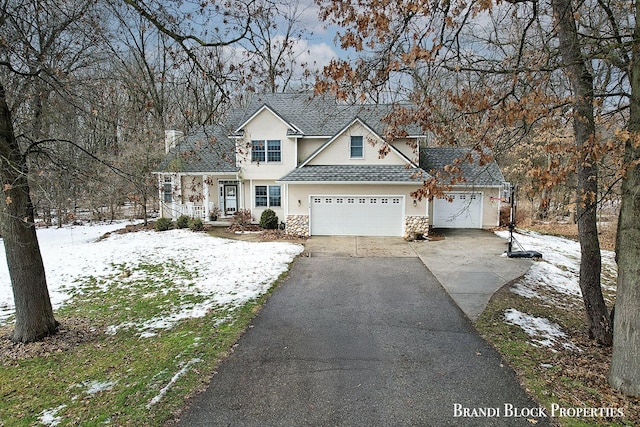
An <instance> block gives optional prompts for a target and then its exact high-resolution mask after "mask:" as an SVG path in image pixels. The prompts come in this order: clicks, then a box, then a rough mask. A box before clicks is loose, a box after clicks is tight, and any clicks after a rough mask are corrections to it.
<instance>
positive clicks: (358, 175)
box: [279, 165, 425, 184]
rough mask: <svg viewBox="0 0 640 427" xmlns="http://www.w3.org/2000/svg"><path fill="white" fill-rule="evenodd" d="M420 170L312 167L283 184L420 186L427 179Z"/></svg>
mask: <svg viewBox="0 0 640 427" xmlns="http://www.w3.org/2000/svg"><path fill="white" fill-rule="evenodd" d="M420 172H421V170H420V169H418V168H410V169H407V168H406V167H404V166H402V165H312V166H304V167H302V168H297V169H294V170H293V171H291V172H290V173H288V174H287V175H285V176H283V177H282V178H280V179H279V181H282V182H396V183H412V184H420V183H421V182H422V181H423V180H424V179H425V177H421V176H420Z"/></svg>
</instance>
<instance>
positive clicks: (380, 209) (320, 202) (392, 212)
mask: <svg viewBox="0 0 640 427" xmlns="http://www.w3.org/2000/svg"><path fill="white" fill-rule="evenodd" d="M403 201H404V198H403V197H402V196H376V197H372V196H312V197H311V218H310V222H311V235H315V236H402V217H403V213H402V206H403Z"/></svg>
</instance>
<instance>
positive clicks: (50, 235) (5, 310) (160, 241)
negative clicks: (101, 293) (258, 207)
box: [0, 223, 303, 335]
mask: <svg viewBox="0 0 640 427" xmlns="http://www.w3.org/2000/svg"><path fill="white" fill-rule="evenodd" d="M124 225H125V223H117V224H103V225H93V226H73V227H64V228H49V229H40V230H38V239H39V242H40V249H41V252H42V258H43V261H44V265H45V270H46V273H47V284H48V287H49V293H50V295H51V302H52V304H53V306H54V310H55V309H57V308H59V307H61V306H62V305H63V304H65V303H66V302H67V301H69V300H70V299H71V298H72V296H73V295H74V294H75V293H78V292H82V286H83V284H84V283H86V279H87V278H89V277H94V278H105V281H107V282H108V279H106V278H109V277H113V276H114V275H115V274H116V273H118V272H119V271H121V270H122V268H123V266H125V268H126V266H131V267H132V268H131V270H132V271H133V272H134V273H133V274H134V275H135V274H136V272H137V270H136V269H135V268H134V267H136V266H139V265H141V264H162V263H163V262H166V263H176V264H179V265H180V266H181V267H182V268H184V269H186V270H187V271H190V272H192V273H193V275H194V277H193V278H192V280H191V282H192V283H191V285H192V286H194V287H195V289H196V290H197V291H198V293H199V294H201V295H204V296H206V297H207V298H206V301H205V302H204V303H201V304H197V305H195V306H194V305H193V304H192V305H191V306H185V307H178V308H176V309H175V311H174V313H172V314H170V315H168V316H166V317H165V316H163V318H162V319H151V320H148V321H147V323H149V325H148V327H141V330H147V329H149V328H159V327H171V326H172V325H173V324H175V322H177V321H178V320H180V319H185V318H189V317H200V316H203V315H204V314H205V313H206V312H207V311H208V310H209V309H210V308H211V307H213V306H217V305H225V304H227V305H231V306H234V305H239V304H243V303H244V302H246V301H249V300H251V299H252V298H255V297H257V296H259V295H260V294H262V293H264V292H265V291H266V290H267V289H268V288H269V287H270V286H271V284H272V283H273V281H274V280H275V279H276V278H277V277H278V276H279V275H280V274H281V273H282V272H284V271H286V269H287V268H288V264H289V263H290V262H291V261H292V260H293V258H294V257H295V256H296V255H297V254H299V253H300V252H302V250H303V247H302V246H301V245H296V244H291V243H282V242H259V243H254V242H243V241H235V240H227V239H219V238H214V237H211V236H208V235H206V234H204V233H194V232H192V231H190V230H171V231H165V232H161V233H159V232H155V231H140V232H135V233H126V234H112V235H111V236H110V237H108V238H106V239H102V240H100V241H97V239H98V238H99V237H100V236H102V235H104V234H105V233H107V232H110V231H114V230H116V229H119V228H122V227H124ZM1 251H2V252H3V251H4V245H3V246H2V249H1ZM128 279H131V277H129V278H128ZM126 282H127V280H123V283H126ZM13 313H14V304H13V294H12V290H11V283H10V279H9V273H8V269H7V264H6V258H5V256H4V254H3V253H2V254H0V324H2V323H5V322H6V321H7V320H8V319H9V318H10V316H11V315H13ZM114 328H115V329H116V330H117V328H118V326H114ZM147 334H148V332H147ZM151 335H152V334H151Z"/></svg>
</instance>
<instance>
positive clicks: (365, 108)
mask: <svg viewBox="0 0 640 427" xmlns="http://www.w3.org/2000/svg"><path fill="white" fill-rule="evenodd" d="M263 106H267V107H269V108H270V109H271V110H273V111H274V112H275V113H277V114H278V115H279V116H280V117H281V118H282V119H283V120H284V121H285V122H287V123H289V124H290V125H291V126H292V127H295V128H297V129H299V130H300V131H301V132H302V134H303V135H306V136H327V137H329V136H333V135H335V134H337V133H338V132H339V131H340V130H342V129H343V128H344V127H345V126H346V125H348V124H349V123H351V122H352V121H353V120H354V119H355V118H360V120H362V121H363V122H364V123H365V124H366V125H367V126H369V127H370V128H371V129H372V130H373V131H374V132H376V133H377V134H379V135H381V136H382V135H384V133H385V129H386V128H387V123H386V122H384V121H383V118H384V117H385V116H387V115H390V114H391V113H392V112H393V109H394V108H397V107H394V106H393V105H385V104H364V105H346V104H339V103H338V102H336V100H335V99H332V98H326V97H320V96H316V97H313V96H312V94H310V93H308V92H306V93H298V94H292V93H284V94H283V93H277V94H262V95H256V96H255V97H254V98H253V99H252V100H251V102H250V103H249V105H248V106H247V108H246V110H245V114H244V116H243V117H242V119H241V120H240V121H239V122H238V123H237V124H236V126H238V127H239V126H242V125H243V124H244V123H245V122H246V121H247V120H249V118H251V116H252V115H254V114H255V113H256V112H257V111H258V110H260V109H261V108H262V107H263ZM403 130H405V131H406V132H407V134H409V135H422V134H424V132H423V131H422V130H421V129H420V128H419V127H418V126H415V125H411V126H406V127H405V128H404V129H403Z"/></svg>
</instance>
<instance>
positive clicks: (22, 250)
mask: <svg viewBox="0 0 640 427" xmlns="http://www.w3.org/2000/svg"><path fill="white" fill-rule="evenodd" d="M0 178H1V179H2V188H3V192H4V194H3V195H2V197H0V199H1V201H0V207H1V208H2V217H1V221H0V223H1V229H2V237H3V239H4V247H5V252H6V254H7V265H8V266H9V276H10V277H11V286H12V288H13V298H14V301H15V306H16V327H15V331H14V332H13V337H12V339H13V340H14V341H21V342H31V341H37V340H39V339H41V338H43V337H45V336H47V335H51V334H53V333H55V332H56V331H57V329H58V322H57V321H56V320H55V318H54V317H53V309H52V307H51V301H50V299H49V291H48V290H47V280H46V278H45V272H44V265H43V264H42V256H41V255H40V247H39V245H38V238H37V236H36V229H35V224H34V214H33V205H32V203H31V196H30V194H29V184H28V182H27V161H26V158H25V157H24V156H23V155H22V153H21V152H20V147H19V146H18V142H17V141H16V138H15V134H14V132H13V124H12V123H11V113H10V111H9V107H8V106H7V102H6V99H5V91H4V87H3V86H2V85H1V84H0Z"/></svg>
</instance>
